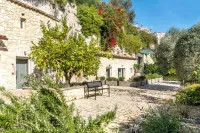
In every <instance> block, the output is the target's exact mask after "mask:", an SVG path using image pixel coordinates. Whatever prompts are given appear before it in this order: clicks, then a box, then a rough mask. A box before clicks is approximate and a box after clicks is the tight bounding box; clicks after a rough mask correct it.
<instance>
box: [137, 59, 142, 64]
mask: <svg viewBox="0 0 200 133" xmlns="http://www.w3.org/2000/svg"><path fill="white" fill-rule="evenodd" d="M141 63H142V57H138V64H139V65H141Z"/></svg>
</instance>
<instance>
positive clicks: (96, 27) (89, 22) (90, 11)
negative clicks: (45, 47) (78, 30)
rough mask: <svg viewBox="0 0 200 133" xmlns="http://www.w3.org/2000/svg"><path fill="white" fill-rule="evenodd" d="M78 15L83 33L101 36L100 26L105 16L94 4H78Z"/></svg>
mask: <svg viewBox="0 0 200 133" xmlns="http://www.w3.org/2000/svg"><path fill="white" fill-rule="evenodd" d="M77 10H78V14H77V17H78V19H79V21H80V24H81V25H82V33H83V34H84V35H85V36H86V37H88V36H92V35H97V36H100V30H101V29H100V28H101V26H102V25H103V18H102V16H100V15H99V14H98V12H97V9H96V8H95V7H94V6H91V7H88V6H86V5H80V6H78V9H77Z"/></svg>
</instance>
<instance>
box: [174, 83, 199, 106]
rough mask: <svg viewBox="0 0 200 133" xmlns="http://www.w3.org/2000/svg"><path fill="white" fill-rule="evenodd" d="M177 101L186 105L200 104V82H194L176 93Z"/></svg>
mask: <svg viewBox="0 0 200 133" xmlns="http://www.w3.org/2000/svg"><path fill="white" fill-rule="evenodd" d="M176 102H177V103H181V104H186V105H194V106H196V105H200V84H193V85H191V86H188V87H186V88H184V89H183V90H181V91H180V92H179V93H177V94H176Z"/></svg>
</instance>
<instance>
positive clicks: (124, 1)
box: [109, 0, 135, 23]
mask: <svg viewBox="0 0 200 133" xmlns="http://www.w3.org/2000/svg"><path fill="white" fill-rule="evenodd" d="M109 3H110V4H112V5H114V6H120V7H122V8H124V9H125V10H126V12H127V16H128V21H129V22H130V23H133V22H134V18H135V12H134V10H131V7H132V5H133V4H132V1H131V0H109Z"/></svg>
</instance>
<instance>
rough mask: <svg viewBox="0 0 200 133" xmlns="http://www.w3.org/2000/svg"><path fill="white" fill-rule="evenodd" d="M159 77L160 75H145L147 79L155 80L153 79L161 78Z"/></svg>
mask: <svg viewBox="0 0 200 133" xmlns="http://www.w3.org/2000/svg"><path fill="white" fill-rule="evenodd" d="M161 77H162V75H159V74H157V73H154V74H149V75H146V78H147V79H155V78H161Z"/></svg>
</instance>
